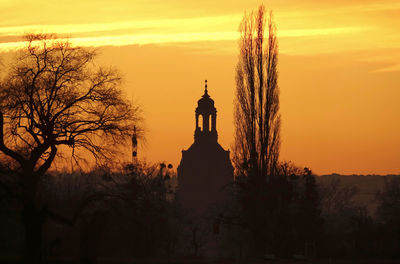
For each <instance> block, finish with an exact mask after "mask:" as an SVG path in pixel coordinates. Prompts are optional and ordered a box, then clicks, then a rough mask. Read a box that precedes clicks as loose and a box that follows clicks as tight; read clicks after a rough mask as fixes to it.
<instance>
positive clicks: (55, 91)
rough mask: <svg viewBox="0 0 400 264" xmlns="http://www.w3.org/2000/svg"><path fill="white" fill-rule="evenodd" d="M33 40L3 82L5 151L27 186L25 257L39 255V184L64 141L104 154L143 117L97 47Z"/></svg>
mask: <svg viewBox="0 0 400 264" xmlns="http://www.w3.org/2000/svg"><path fill="white" fill-rule="evenodd" d="M27 42H28V45H27V47H26V48H25V49H24V50H23V51H21V53H20V56H19V57H18V58H17V59H16V61H15V63H14V64H13V65H12V66H10V67H9V69H8V72H7V74H6V76H5V77H4V79H3V80H1V83H0V152H1V153H2V154H3V157H4V158H8V159H10V160H11V161H14V163H15V164H16V168H17V169H18V174H17V175H16V177H19V178H18V179H19V181H20V185H21V186H22V191H21V194H20V199H21V201H22V204H23V218H22V219H23V222H24V227H25V261H26V262H30V263H38V262H40V258H41V229H42V223H43V219H44V217H45V215H46V212H48V210H47V209H48V208H46V206H45V201H41V199H40V184H41V179H42V178H43V176H44V175H45V173H46V172H47V171H48V169H49V168H50V166H51V165H52V163H53V161H54V159H55V158H56V155H57V154H58V153H60V151H59V149H62V150H64V149H68V148H70V149H71V150H72V157H73V159H74V160H75V161H78V157H79V156H77V153H78V152H79V151H80V150H86V151H88V152H89V153H91V154H92V155H93V156H94V158H95V159H96V161H101V160H105V159H107V158H110V157H112V155H113V153H115V151H116V150H117V146H118V145H119V144H121V143H122V144H123V143H124V142H126V140H127V139H128V138H129V136H130V135H131V129H132V128H133V125H134V124H136V123H137V122H139V121H140V117H139V108H138V107H134V106H132V105H131V104H130V103H129V102H127V101H126V100H125V99H124V98H123V96H122V91H121V89H120V88H119V87H120V84H121V78H120V76H119V74H118V72H117V71H116V70H114V69H112V68H105V67H98V66H96V65H95V64H94V63H93V62H94V58H95V56H96V52H95V51H94V50H89V49H84V48H81V47H73V46H71V44H70V43H69V42H67V41H57V39H56V37H55V36H49V35H43V34H38V35H28V36H27ZM45 209H46V210H45Z"/></svg>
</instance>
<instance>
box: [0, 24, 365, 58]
mask: <svg viewBox="0 0 400 264" xmlns="http://www.w3.org/2000/svg"><path fill="white" fill-rule="evenodd" d="M237 19H239V21H240V17H239V16H224V17H207V18H190V19H172V20H154V21H130V22H119V23H105V24H79V25H47V26H46V27H44V26H22V27H3V28H0V38H1V37H6V36H22V35H23V34H25V33H27V32H41V33H58V34H61V35H65V34H70V35H72V37H70V38H68V39H69V41H70V42H71V43H72V44H73V45H77V46H84V47H101V46H127V45H147V44H167V43H188V42H199V41H226V40H229V41H234V40H237V39H238V38H239V33H238V32H237V31H218V30H217V31H206V32H203V31H201V30H204V29H210V28H212V27H211V25H218V24H224V23H228V22H229V21H234V20H237ZM178 25H182V26H181V27H179V30H175V29H176V28H177V26H178ZM146 28H151V29H152V30H151V31H152V32H155V33H139V34H133V33H129V32H133V31H136V30H137V29H146ZM196 29H197V32H196V31H195V32H193V30H196ZM189 30H190V31H189ZM366 30H369V28H367V27H334V28H313V29H291V30H281V31H278V37H283V38H285V37H314V36H325V35H340V34H351V33H354V32H362V31H366ZM100 31H101V32H104V31H109V33H108V34H107V35H104V34H99V35H98V36H96V35H95V36H87V35H88V34H79V33H88V32H91V33H93V32H100ZM115 31H118V33H115ZM121 31H123V32H126V33H125V34H123V33H120V32H121ZM182 31H183V32H182ZM185 31H186V32H185ZM73 35H82V36H79V37H73ZM85 35H86V36H85ZM60 39H64V40H65V38H62V37H61V38H60ZM24 46H26V42H24V41H13V42H6V41H5V42H2V43H0V51H2V52H7V51H10V50H13V49H19V48H22V47H24Z"/></svg>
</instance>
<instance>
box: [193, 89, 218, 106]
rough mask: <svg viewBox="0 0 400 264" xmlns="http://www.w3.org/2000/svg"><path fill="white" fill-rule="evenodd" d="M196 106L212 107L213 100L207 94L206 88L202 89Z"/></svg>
mask: <svg viewBox="0 0 400 264" xmlns="http://www.w3.org/2000/svg"><path fill="white" fill-rule="evenodd" d="M197 106H198V107H199V109H202V110H203V109H204V110H206V109H210V110H211V109H213V108H214V100H213V99H211V97H210V96H209V95H208V92H207V90H205V91H204V94H203V96H202V97H201V98H200V100H199V101H197Z"/></svg>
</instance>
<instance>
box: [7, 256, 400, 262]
mask: <svg viewBox="0 0 400 264" xmlns="http://www.w3.org/2000/svg"><path fill="white" fill-rule="evenodd" d="M0 263H4V264H15V263H20V261H19V259H18V258H16V257H0ZM42 263H43V264H75V263H76V264H78V263H81V262H79V260H78V259H75V258H64V259H60V258H44V259H43V262H42ZM88 263H89V262H88ZM90 263H93V264H131V263H132V264H133V263H135V264H231V263H232V264H270V263H276V264H292V263H293V264H298V263H309V264H334V263H338V264H353V263H354V264H395V263H400V261H399V260H384V259H373V260H368V259H314V260H292V259H278V260H273V261H272V260H262V259H246V260H234V259H211V258H209V259H192V258H182V259H107V258H100V259H98V260H97V261H95V262H90Z"/></svg>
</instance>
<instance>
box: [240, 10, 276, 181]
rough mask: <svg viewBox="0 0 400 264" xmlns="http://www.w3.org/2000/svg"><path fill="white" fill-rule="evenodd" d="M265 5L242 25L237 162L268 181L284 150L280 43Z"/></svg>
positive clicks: (248, 172) (244, 172)
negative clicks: (279, 57)
mask: <svg viewBox="0 0 400 264" xmlns="http://www.w3.org/2000/svg"><path fill="white" fill-rule="evenodd" d="M265 26H266V18H265V8H264V6H260V7H259V9H258V11H257V13H251V14H250V15H245V16H244V17H243V20H242V22H241V24H240V29H239V30H240V33H241V38H240V42H239V47H240V54H239V62H238V64H237V68H236V101H235V127H236V133H235V146H234V163H235V166H236V169H237V170H238V172H239V173H240V174H242V175H246V176H250V177H256V178H258V179H260V180H267V179H268V176H270V175H272V174H274V172H275V170H276V169H277V162H278V158H279V149H280V124H281V121H280V114H279V87H278V82H277V80H278V71H277V62H278V44H277V39H276V28H275V24H274V22H273V20H272V14H270V15H269V19H268V25H267V26H268V32H267V34H268V36H267V38H266V37H265V36H264V29H265Z"/></svg>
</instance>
